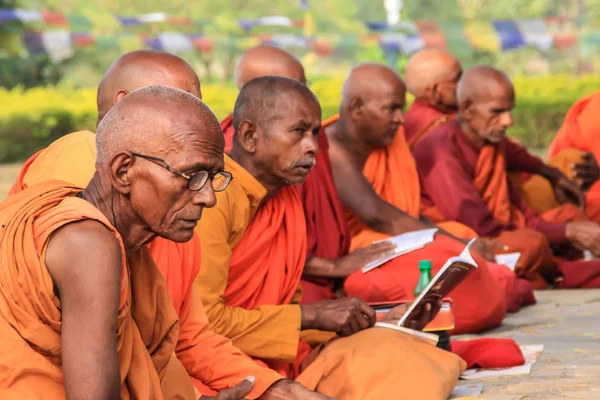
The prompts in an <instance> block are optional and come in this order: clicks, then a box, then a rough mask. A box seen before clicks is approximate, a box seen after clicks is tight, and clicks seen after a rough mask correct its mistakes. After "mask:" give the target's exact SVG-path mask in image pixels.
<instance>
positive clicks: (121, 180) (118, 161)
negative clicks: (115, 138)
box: [110, 152, 133, 195]
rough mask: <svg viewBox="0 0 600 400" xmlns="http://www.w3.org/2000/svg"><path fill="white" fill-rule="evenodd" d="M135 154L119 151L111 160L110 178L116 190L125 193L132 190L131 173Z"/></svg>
mask: <svg viewBox="0 0 600 400" xmlns="http://www.w3.org/2000/svg"><path fill="white" fill-rule="evenodd" d="M132 165H133V155H132V154H131V153H129V152H124V153H119V154H117V155H116V156H115V157H113V159H112V160H111V162H110V179H111V183H112V186H113V187H114V188H115V190H116V191H118V192H119V193H122V194H124V195H127V194H129V192H130V191H131V174H128V172H129V170H130V169H131V166H132Z"/></svg>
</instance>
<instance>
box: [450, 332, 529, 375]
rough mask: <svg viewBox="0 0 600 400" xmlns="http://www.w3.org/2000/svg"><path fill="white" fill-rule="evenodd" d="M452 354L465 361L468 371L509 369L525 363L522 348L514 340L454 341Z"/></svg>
mask: <svg viewBox="0 0 600 400" xmlns="http://www.w3.org/2000/svg"><path fill="white" fill-rule="evenodd" d="M452 352H453V353H454V354H456V355H458V356H460V358H462V359H463V360H465V362H466V363H467V368H468V369H470V368H473V367H479V368H509V367H516V366H517V365H523V364H524V363H525V358H524V357H523V353H522V352H521V348H520V347H519V346H518V345H517V343H516V342H515V341H514V340H512V339H492V338H482V339H474V340H453V341H452Z"/></svg>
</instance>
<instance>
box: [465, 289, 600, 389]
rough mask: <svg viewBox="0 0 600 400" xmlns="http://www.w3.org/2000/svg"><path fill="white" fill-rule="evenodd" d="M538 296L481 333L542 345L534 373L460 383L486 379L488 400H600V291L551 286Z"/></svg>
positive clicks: (484, 382)
mask: <svg viewBox="0 0 600 400" xmlns="http://www.w3.org/2000/svg"><path fill="white" fill-rule="evenodd" d="M536 297H537V299H538V303H537V304H536V305H534V306H530V307H527V308H525V309H523V310H521V311H519V312H518V313H516V314H509V315H508V317H507V318H506V319H505V321H504V323H503V324H502V326H500V327H498V328H496V329H495V330H493V331H490V332H487V333H485V334H484V335H481V336H485V337H510V338H513V339H515V341H516V342H517V343H518V344H520V345H524V344H543V345H544V352H543V353H542V355H541V356H540V357H539V358H538V361H537V363H536V364H534V366H533V369H532V371H531V374H530V375H521V376H512V377H504V378H493V379H486V380H479V381H461V382H460V383H459V384H467V382H468V383H471V382H472V383H483V384H484V388H483V393H482V395H481V398H482V399H486V400H530V399H544V400H553V399H557V400H561V399H590V400H592V399H593V400H600V290H547V291H540V292H536ZM470 337H474V336H470V335H465V336H460V337H459V336H457V337H456V338H470Z"/></svg>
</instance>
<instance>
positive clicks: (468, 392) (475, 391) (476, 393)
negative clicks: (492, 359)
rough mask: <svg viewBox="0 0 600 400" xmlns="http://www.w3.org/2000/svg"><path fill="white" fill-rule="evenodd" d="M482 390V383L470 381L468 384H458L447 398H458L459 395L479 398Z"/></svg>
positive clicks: (450, 399)
mask: <svg viewBox="0 0 600 400" xmlns="http://www.w3.org/2000/svg"><path fill="white" fill-rule="evenodd" d="M482 391H483V383H472V384H469V385H460V386H457V387H455V388H454V390H453V391H452V394H450V398H449V399H448V400H452V399H459V398H461V397H473V398H476V399H478V398H480V397H481V392H482Z"/></svg>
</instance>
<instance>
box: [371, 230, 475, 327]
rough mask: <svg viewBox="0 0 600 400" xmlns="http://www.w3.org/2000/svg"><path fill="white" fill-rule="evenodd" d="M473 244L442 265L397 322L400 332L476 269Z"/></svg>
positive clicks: (389, 325)
mask: <svg viewBox="0 0 600 400" xmlns="http://www.w3.org/2000/svg"><path fill="white" fill-rule="evenodd" d="M473 242H475V239H473V240H471V242H469V244H468V245H467V247H465V249H464V250H463V251H462V253H460V255H459V256H457V257H452V258H450V259H448V261H446V264H444V266H443V267H442V268H441V269H440V271H439V272H438V273H437V275H436V276H434V277H433V279H432V280H431V282H429V285H427V287H426V288H425V290H424V291H423V293H421V294H420V295H419V297H417V298H416V299H415V301H414V302H413V303H412V304H411V306H410V307H409V308H408V310H407V311H406V313H405V314H404V315H403V316H402V318H401V319H400V321H398V324H397V327H400V328H403V329H402V331H404V330H405V329H407V328H406V327H405V326H404V325H405V324H406V323H407V322H408V321H413V320H415V319H418V318H419V316H420V315H421V314H422V312H423V307H425V305H426V304H427V303H432V304H433V303H435V302H437V301H438V300H439V299H443V298H444V297H447V296H448V295H449V294H450V292H452V291H453V290H454V289H455V288H456V287H457V286H458V285H459V284H460V283H461V282H462V281H463V280H465V278H466V277H467V276H468V275H469V274H470V273H471V272H472V271H473V270H474V269H475V268H477V263H476V262H475V260H473V257H472V256H471V246H472V245H473ZM375 326H381V327H385V328H391V327H393V326H394V325H392V324H388V323H385V324H382V323H380V322H378V323H376V324H375ZM392 329H394V328H392ZM397 330H400V329H397ZM421 333H424V332H421ZM419 336H421V335H419Z"/></svg>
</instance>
